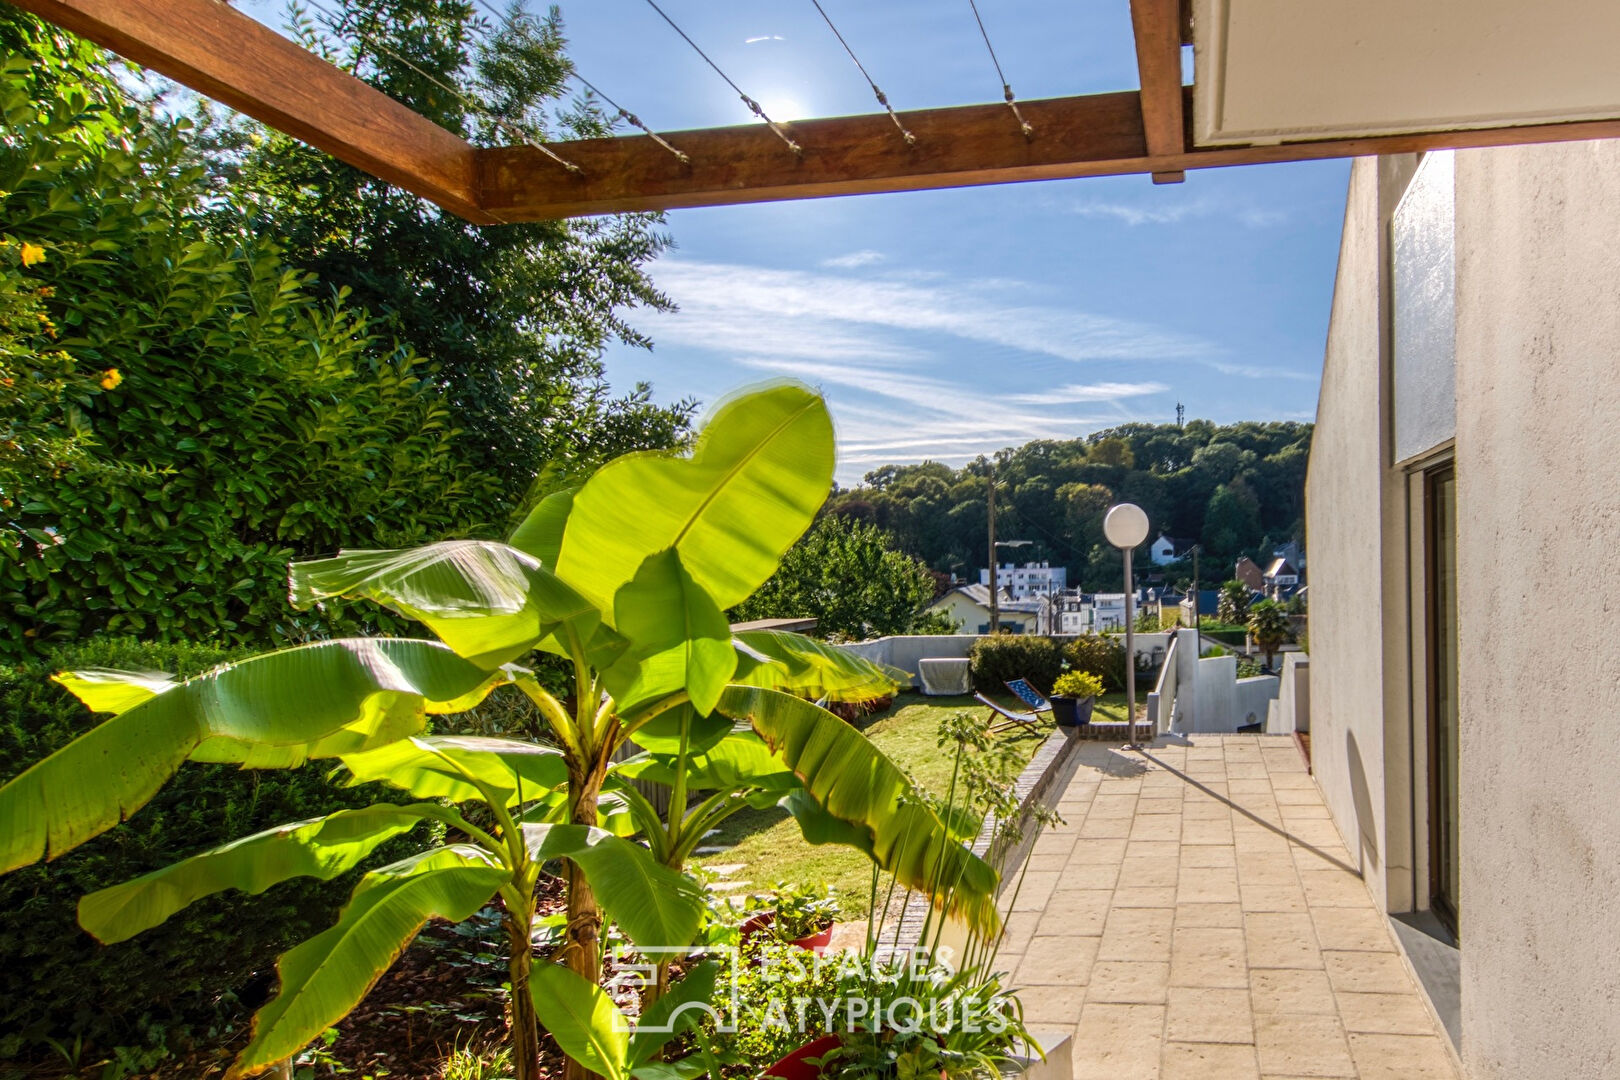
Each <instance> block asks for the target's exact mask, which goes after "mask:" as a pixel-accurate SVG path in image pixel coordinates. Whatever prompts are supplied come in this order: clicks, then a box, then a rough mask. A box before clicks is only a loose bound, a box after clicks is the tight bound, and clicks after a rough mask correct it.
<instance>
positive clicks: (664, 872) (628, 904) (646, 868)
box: [522, 825, 704, 946]
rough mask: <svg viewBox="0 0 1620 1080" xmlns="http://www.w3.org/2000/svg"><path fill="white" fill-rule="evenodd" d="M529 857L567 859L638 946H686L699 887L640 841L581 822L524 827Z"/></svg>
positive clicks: (698, 913)
mask: <svg viewBox="0 0 1620 1080" xmlns="http://www.w3.org/2000/svg"><path fill="white" fill-rule="evenodd" d="M522 828H523V839H524V841H525V842H526V843H527V844H528V848H529V857H530V858H533V859H535V860H537V861H540V862H546V861H549V860H551V859H569V860H571V861H572V862H574V863H575V864H576V865H578V866H579V868H580V870H581V871H583V872H584V874H585V877H586V879H587V880H589V881H590V883H591V890H592V891H593V892H595V893H596V899H597V902H598V903H599V904H601V905H602V912H603V914H605V915H606V916H607V917H608V918H610V919H612V920H613V921H614V922H616V923H618V924H619V928H620V929H622V930H623V931H624V932H625V935H626V936H627V937H629V938H630V940H631V941H633V942H635V943H636V944H637V945H647V946H685V945H688V944H690V943H691V942H692V939H693V938H695V937H696V936H697V931H698V926H699V925H700V924H701V923H702V921H703V913H704V896H703V889H702V887H701V886H700V885H698V883H697V882H695V881H693V880H692V879H691V878H689V877H687V876H686V875H685V874H681V873H678V872H676V871H674V870H671V869H670V868H669V867H667V866H664V865H662V864H660V863H659V862H658V860H656V859H654V858H653V857H652V854H651V852H649V851H648V850H647V849H646V848H644V847H642V846H641V845H640V844H635V843H632V842H630V841H629V840H623V839H620V838H619V837H617V836H614V835H613V834H612V833H610V832H608V831H606V830H605V829H595V828H586V827H585V826H584V825H524V826H522Z"/></svg>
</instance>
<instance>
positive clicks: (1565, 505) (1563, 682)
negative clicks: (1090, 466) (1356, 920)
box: [1306, 142, 1620, 1080]
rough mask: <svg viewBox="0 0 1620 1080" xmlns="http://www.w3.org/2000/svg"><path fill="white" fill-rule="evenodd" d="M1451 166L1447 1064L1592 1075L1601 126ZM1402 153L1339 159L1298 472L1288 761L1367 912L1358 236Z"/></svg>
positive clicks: (1376, 566) (1369, 516)
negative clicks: (1318, 802) (1453, 760)
mask: <svg viewBox="0 0 1620 1080" xmlns="http://www.w3.org/2000/svg"><path fill="white" fill-rule="evenodd" d="M1455 164H1456V180H1455V184H1456V223H1455V228H1456V320H1457V375H1456V378H1457V390H1456V392H1457V429H1456V441H1455V448H1454V454H1455V466H1456V477H1457V509H1458V514H1457V518H1458V526H1457V563H1458V575H1459V579H1460V582H1459V591H1458V612H1457V614H1458V626H1459V646H1460V649H1459V651H1460V666H1459V673H1458V679H1459V708H1460V717H1461V721H1460V722H1461V735H1460V746H1461V750H1460V763H1459V773H1460V777H1461V799H1460V814H1459V817H1460V845H1461V862H1462V870H1461V873H1462V880H1461V889H1460V893H1461V898H1462V899H1461V956H1462V1047H1461V1056H1462V1060H1463V1064H1464V1069H1465V1073H1466V1075H1467V1076H1468V1078H1469V1080H1540V1078H1543V1077H1548V1078H1551V1077H1558V1078H1559V1080H1600V1078H1606V1080H1612V1078H1614V1077H1620V637H1617V636H1616V634H1615V632H1614V618H1615V616H1616V609H1617V608H1620V597H1617V593H1616V585H1615V579H1616V577H1617V572H1620V423H1617V422H1616V418H1617V417H1620V142H1593V143H1571V144H1567V145H1549V146H1540V147H1519V148H1507V149H1491V150H1476V151H1463V152H1458V154H1457V156H1456V161H1455ZM1410 171H1411V163H1410V162H1406V163H1404V164H1403V163H1402V162H1399V161H1396V160H1393V159H1385V160H1384V161H1383V162H1381V163H1380V162H1376V161H1373V160H1370V159H1369V160H1362V161H1357V162H1356V163H1355V166H1354V167H1353V170H1352V173H1351V181H1350V189H1349V197H1348V203H1347V209H1346V214H1345V231H1344V239H1343V242H1342V246H1341V250H1340V263H1339V275H1338V282H1337V286H1336V289H1335V295H1334V301H1333V311H1332V322H1331V328H1330V331H1329V340H1328V343H1327V350H1326V356H1325V362H1324V367H1323V375H1322V392H1321V400H1320V404H1319V406H1318V413H1317V430H1316V437H1315V444H1314V447H1313V450H1312V455H1311V464H1310V470H1309V473H1308V476H1307V481H1306V500H1307V504H1306V518H1307V524H1308V528H1309V534H1310V544H1311V572H1312V574H1311V576H1312V580H1311V655H1312V660H1313V661H1314V662H1313V663H1312V665H1311V666H1312V669H1313V670H1312V672H1311V681H1312V687H1311V697H1312V703H1311V704H1312V717H1311V726H1312V736H1313V745H1312V749H1313V758H1314V765H1315V773H1316V777H1317V780H1318V782H1319V784H1320V786H1321V788H1322V791H1323V794H1324V796H1325V799H1326V802H1327V804H1328V807H1329V811H1330V813H1331V814H1332V816H1333V818H1334V821H1335V822H1336V824H1337V825H1338V827H1339V829H1340V831H1341V832H1342V833H1343V834H1344V837H1345V840H1346V842H1347V844H1348V846H1349V847H1350V848H1351V849H1352V850H1358V849H1359V851H1358V853H1359V855H1360V856H1361V858H1362V860H1363V869H1364V873H1365V876H1366V878H1367V883H1368V887H1369V891H1371V892H1372V894H1373V896H1374V899H1375V900H1376V901H1377V902H1379V903H1380V904H1381V905H1384V906H1385V907H1386V908H1387V909H1388V910H1391V911H1403V910H1409V909H1410V907H1411V906H1412V899H1413V898H1412V896H1411V891H1412V890H1411V882H1412V878H1413V875H1412V872H1411V870H1410V869H1409V868H1408V867H1409V864H1410V857H1409V855H1408V854H1407V848H1408V847H1409V844H1408V841H1407V839H1406V838H1407V837H1409V836H1410V835H1411V832H1412V824H1411V818H1410V814H1411V811H1410V809H1409V806H1408V803H1407V801H1406V795H1405V792H1406V791H1409V790H1410V783H1411V781H1410V778H1409V776H1408V773H1407V765H1406V761H1407V757H1406V754H1407V750H1406V747H1407V745H1408V742H1407V740H1408V738H1409V733H1410V732H1411V727H1410V725H1411V724H1412V722H1413V709H1412V707H1411V705H1410V704H1409V700H1410V699H1409V697H1408V694H1409V689H1410V688H1409V683H1408V677H1409V673H1408V668H1407V657H1408V656H1410V655H1412V654H1411V652H1410V649H1411V646H1412V642H1411V640H1410V636H1409V635H1410V633H1411V632H1410V631H1409V629H1408V626H1409V623H1408V619H1409V609H1408V605H1407V589H1408V587H1409V586H1408V583H1407V579H1406V575H1407V572H1408V565H1407V554H1406V553H1407V551H1408V550H1409V549H1408V547H1407V545H1408V536H1407V522H1406V514H1405V498H1406V495H1405V477H1404V472H1403V471H1402V470H1400V469H1396V468H1392V467H1391V462H1390V460H1389V445H1388V431H1389V420H1390V414H1389V401H1388V396H1387V387H1388V386H1389V379H1388V348H1387V340H1388V339H1387V336H1386V330H1387V325H1388V323H1387V308H1386V306H1385V304H1386V299H1387V295H1388V294H1387V281H1388V278H1387V264H1386V263H1385V259H1386V258H1387V254H1386V253H1387V234H1386V232H1385V229H1386V223H1387V215H1388V213H1389V211H1390V209H1391V208H1392V207H1393V200H1394V199H1397V198H1398V197H1399V194H1400V186H1401V183H1402V181H1403V179H1404V177H1405V176H1409V175H1410ZM1572 632H1573V633H1574V637H1575V640H1577V641H1578V642H1579V645H1580V647H1579V648H1578V649H1574V650H1571V649H1569V648H1567V644H1568V642H1569V641H1570V635H1571V633H1572ZM1417 723H1418V725H1419V726H1418V728H1417V738H1418V739H1422V738H1423V734H1422V733H1423V728H1422V726H1421V725H1422V724H1423V723H1424V719H1423V717H1422V716H1421V715H1419V716H1418V717H1417ZM1423 827H1424V826H1422V825H1421V824H1420V830H1421V829H1422V828H1423ZM1391 851H1393V852H1395V853H1396V854H1395V856H1394V857H1393V858H1388V855H1389V853H1390V852H1391ZM1386 861H1388V862H1390V863H1392V864H1393V866H1392V867H1385V866H1384V863H1385V862H1386ZM1425 895H1426V894H1425ZM1417 899H1418V902H1419V903H1420V904H1423V903H1424V897H1423V896H1422V895H1420V896H1419V897H1418V898H1417Z"/></svg>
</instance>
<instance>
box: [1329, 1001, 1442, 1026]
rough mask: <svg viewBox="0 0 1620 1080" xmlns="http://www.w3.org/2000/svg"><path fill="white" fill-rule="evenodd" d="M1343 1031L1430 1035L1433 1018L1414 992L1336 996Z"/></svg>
mask: <svg viewBox="0 0 1620 1080" xmlns="http://www.w3.org/2000/svg"><path fill="white" fill-rule="evenodd" d="M1338 1004H1339V1016H1340V1017H1341V1018H1342V1019H1343V1020H1344V1029H1345V1030H1346V1031H1351V1032H1355V1031H1360V1032H1364V1033H1368V1034H1374V1035H1433V1034H1434V1019H1433V1018H1432V1017H1431V1016H1430V1015H1429V1010H1427V1009H1425V1008H1424V1007H1423V1003H1422V1002H1421V1001H1419V1000H1418V998H1417V995H1416V994H1352V993H1343V994H1339V995H1338Z"/></svg>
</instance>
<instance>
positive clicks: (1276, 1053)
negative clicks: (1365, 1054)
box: [1254, 1013, 1356, 1077]
mask: <svg viewBox="0 0 1620 1080" xmlns="http://www.w3.org/2000/svg"><path fill="white" fill-rule="evenodd" d="M1254 1045H1255V1049H1256V1050H1257V1051H1258V1052H1259V1055H1260V1069H1261V1071H1262V1072H1264V1073H1267V1074H1271V1073H1282V1074H1285V1075H1290V1076H1334V1077H1354V1076H1356V1065H1355V1061H1354V1060H1353V1059H1352V1058H1351V1057H1350V1043H1349V1040H1347V1039H1346V1038H1345V1035H1344V1025H1343V1024H1341V1023H1340V1022H1339V1018H1338V1016H1337V1015H1327V1016H1291V1015H1284V1014H1281V1013H1271V1014H1261V1015H1257V1016H1256V1017H1255V1018H1254Z"/></svg>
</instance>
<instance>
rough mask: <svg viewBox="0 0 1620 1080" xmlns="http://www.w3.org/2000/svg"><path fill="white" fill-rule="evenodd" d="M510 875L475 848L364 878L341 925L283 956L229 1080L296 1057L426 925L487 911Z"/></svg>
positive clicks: (440, 851) (445, 850) (434, 853)
mask: <svg viewBox="0 0 1620 1080" xmlns="http://www.w3.org/2000/svg"><path fill="white" fill-rule="evenodd" d="M509 876H510V875H509V873H508V871H507V870H506V869H505V868H504V867H501V866H499V865H496V864H495V863H494V862H493V861H492V860H491V859H490V858H489V856H488V855H486V854H484V853H483V852H482V851H480V850H478V849H477V848H475V847H468V846H456V847H442V848H434V849H433V850H431V851H426V852H423V853H422V854H420V855H415V856H412V857H411V858H409V859H404V860H402V861H400V862H397V863H394V864H392V865H390V866H385V867H383V868H382V869H380V870H374V871H372V872H371V873H369V874H367V875H366V876H365V877H363V878H361V879H360V884H359V885H357V886H355V890H354V893H353V895H352V896H351V897H350V899H349V904H348V906H347V907H346V908H344V910H343V914H342V915H341V916H340V917H339V918H338V921H337V925H335V926H333V927H332V928H331V929H329V930H325V931H323V932H322V933H319V934H317V935H315V936H314V937H312V938H310V939H309V940H308V941H306V942H304V943H303V944H302V945H299V946H297V947H296V948H294V949H292V950H291V951H289V952H286V953H283V954H282V957H281V960H280V961H279V962H278V963H277V964H276V968H277V970H278V972H279V973H280V975H281V992H280V993H278V994H277V995H276V996H275V997H274V998H273V999H272V1000H271V1001H270V1002H269V1004H267V1005H265V1006H264V1008H262V1009H260V1010H259V1012H258V1014H257V1015H256V1016H254V1018H253V1041H252V1042H250V1043H249V1044H248V1046H247V1048H246V1049H245V1050H243V1051H242V1053H241V1055H240V1056H239V1057H237V1059H236V1063H235V1064H234V1065H232V1066H231V1071H230V1072H229V1073H228V1074H227V1078H228V1080H229V1078H234V1077H238V1076H251V1075H253V1074H255V1073H258V1072H262V1071H263V1070H265V1069H266V1068H268V1067H269V1066H271V1065H274V1064H275V1063H277V1062H279V1061H284V1060H286V1059H287V1058H290V1057H292V1056H293V1055H294V1054H296V1053H297V1052H298V1051H299V1050H301V1049H303V1047H304V1045H305V1044H307V1043H308V1042H310V1041H311V1040H312V1039H314V1038H315V1037H316V1036H317V1035H319V1034H320V1033H321V1032H322V1031H325V1030H326V1029H327V1028H328V1027H330V1026H331V1025H333V1024H335V1023H337V1021H339V1020H341V1019H342V1018H343V1017H344V1016H346V1015H347V1014H348V1013H349V1010H351V1009H353V1008H354V1006H355V1005H356V1004H358V1003H359V1001H360V999H361V998H363V997H365V996H366V992H367V991H368V990H370V989H371V987H372V984H373V983H375V982H376V981H377V980H378V979H379V978H381V977H382V974H383V973H384V972H385V971H387V970H388V968H389V967H390V966H391V965H392V964H393V962H394V961H395V960H396V959H398V957H399V954H400V953H402V952H404V951H405V948H406V946H408V945H409V944H410V943H411V939H412V938H414V937H415V936H416V932H417V931H418V930H420V929H421V928H422V924H423V923H425V922H427V921H428V920H429V919H431V918H435V917H437V918H442V919H449V920H450V921H452V922H460V921H461V920H463V919H466V918H470V917H471V916H472V914H473V913H474V912H476V911H477V910H478V909H479V908H481V907H483V906H484V905H485V904H487V903H488V902H489V900H490V898H491V897H492V896H494V895H495V891H496V890H497V889H499V888H500V887H501V885H502V884H504V883H505V882H506V881H507V879H508V877H509Z"/></svg>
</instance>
